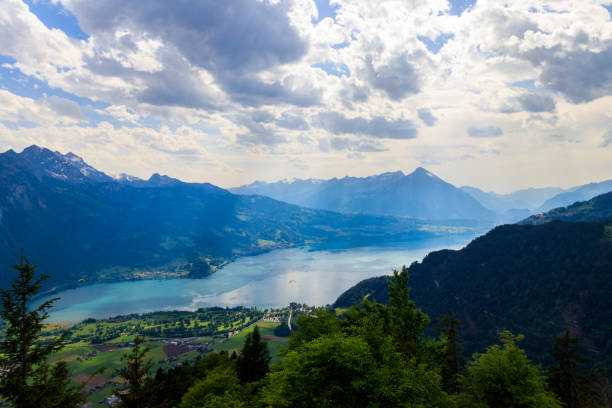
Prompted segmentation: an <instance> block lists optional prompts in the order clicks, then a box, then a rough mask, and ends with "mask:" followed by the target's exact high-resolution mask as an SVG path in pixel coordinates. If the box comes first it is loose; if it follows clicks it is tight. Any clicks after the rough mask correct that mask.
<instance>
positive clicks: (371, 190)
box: [230, 167, 497, 223]
mask: <svg viewBox="0 0 612 408" xmlns="http://www.w3.org/2000/svg"><path fill="white" fill-rule="evenodd" d="M230 191H231V192H233V193H236V194H258V195H264V196H267V197H271V198H274V199H276V200H280V201H285V202H288V203H292V204H296V205H300V206H303V207H309V208H318V209H324V210H329V211H337V212H341V213H349V214H375V215H391V216H402V217H415V218H421V219H429V220H448V219H469V220H479V221H481V222H485V223H487V222H488V223H492V222H494V220H495V219H496V218H497V215H496V214H495V213H494V212H493V211H490V210H488V209H487V208H485V207H484V206H483V205H482V204H481V203H479V202H478V201H477V200H476V199H475V198H474V197H472V196H470V195H469V194H467V193H466V192H464V191H462V190H460V189H458V188H456V187H455V186H453V185H452V184H450V183H447V182H445V181H444V180H442V179H440V178H439V177H437V176H436V175H434V174H433V173H431V172H429V171H428V170H426V169H424V168H422V167H419V168H417V169H416V170H415V171H413V172H412V173H410V174H407V175H405V174H404V173H402V172H401V171H397V172H394V173H383V174H379V175H376V176H370V177H344V178H341V179H338V178H333V179H330V180H313V179H308V180H295V181H292V182H285V181H280V182H276V183H264V182H255V183H253V184H249V185H245V186H242V187H237V188H232V189H230Z"/></svg>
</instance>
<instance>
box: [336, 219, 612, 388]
mask: <svg viewBox="0 0 612 408" xmlns="http://www.w3.org/2000/svg"><path fill="white" fill-rule="evenodd" d="M611 231H612V222H607V221H602V222H597V223H582V222H580V223H566V222H560V221H554V222H551V223H548V224H544V225H538V226H530V225H504V226H500V227H497V228H495V229H493V230H492V231H490V232H489V233H487V234H486V235H484V236H482V237H479V238H477V239H475V240H474V241H472V242H471V243H470V244H469V245H468V246H467V247H465V248H463V249H461V250H458V251H453V250H442V251H437V252H432V253H430V254H429V255H427V256H426V257H425V259H424V260H423V262H421V263H415V264H413V265H411V266H410V268H409V270H408V271H409V273H410V275H411V286H412V292H411V296H412V298H413V299H414V301H415V302H416V303H417V304H418V305H419V306H420V307H421V308H422V309H423V311H425V312H426V313H427V314H429V315H430V316H438V317H439V316H443V315H445V314H447V313H448V312H449V311H453V314H454V315H455V317H457V318H458V319H460V320H461V321H463V322H465V329H464V330H463V331H462V337H463V346H464V348H465V351H466V353H467V354H471V353H473V352H476V351H483V350H484V349H485V347H486V346H487V345H489V344H492V343H494V342H495V341H496V338H497V333H498V331H500V330H504V329H508V330H511V331H515V332H519V331H520V332H525V333H528V337H527V339H526V341H525V342H524V344H523V346H524V348H525V350H526V352H527V354H528V355H529V356H530V357H532V358H534V359H538V360H539V361H542V362H543V363H548V362H547V361H546V356H547V355H548V350H549V348H550V344H552V342H553V339H554V338H555V336H556V334H557V333H558V332H559V330H560V328H561V327H565V326H568V325H573V327H575V328H576V329H578V330H580V332H581V333H582V336H583V338H584V339H585V341H588V342H589V344H590V346H591V349H592V350H593V352H594V353H597V355H598V356H599V357H598V359H597V360H596V361H595V365H596V368H598V369H599V370H601V371H602V372H603V373H604V375H606V376H608V377H609V376H611V375H612V371H610V370H611V368H612V342H610V341H609V340H610V338H611V337H612V326H610V322H611V321H612V297H611V296H610V293H612V235H611ZM386 279H387V278H385V277H381V278H376V279H375V280H372V281H370V284H369V285H367V286H369V287H371V288H372V292H370V291H369V290H368V288H367V287H364V285H357V286H355V292H357V293H355V294H351V292H354V291H353V289H350V290H349V291H348V292H349V293H345V294H343V295H342V296H341V297H340V298H339V299H338V302H337V303H336V306H338V307H347V306H349V304H347V303H344V302H341V301H343V300H348V301H353V300H355V299H356V298H358V297H360V296H361V297H363V296H364V295H366V294H369V293H371V294H370V296H369V297H368V299H370V298H374V299H382V298H384V297H385V295H386V293H387V294H388V291H387V290H385V289H381V286H382V282H384V281H386ZM385 292H386V293H385Z"/></svg>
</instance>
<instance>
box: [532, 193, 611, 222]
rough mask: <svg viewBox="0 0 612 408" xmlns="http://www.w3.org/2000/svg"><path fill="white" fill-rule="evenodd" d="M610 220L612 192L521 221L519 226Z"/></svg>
mask: <svg viewBox="0 0 612 408" xmlns="http://www.w3.org/2000/svg"><path fill="white" fill-rule="evenodd" d="M604 219H612V192H609V193H606V194H602V195H598V196H597V197H594V198H592V199H590V200H589V201H581V202H577V203H574V204H572V205H570V206H568V207H560V208H555V209H554V210H550V211H548V212H546V213H542V214H537V215H534V216H531V217H529V218H527V219H526V220H524V221H522V222H521V224H532V225H537V224H544V223H547V222H550V221H555V220H560V221H571V222H578V221H597V220H604Z"/></svg>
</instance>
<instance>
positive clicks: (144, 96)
mask: <svg viewBox="0 0 612 408" xmlns="http://www.w3.org/2000/svg"><path fill="white" fill-rule="evenodd" d="M611 13H612V4H610V3H607V2H605V1H604V2H603V3H602V1H591V0H554V1H549V2H547V1H529V0H516V1H514V0H508V1H505V2H501V1H499V0H451V1H447V0H403V1H395V0H393V1H392V0H389V1H387V0H383V1H380V2H378V1H376V2H375V1H371V0H351V1H345V0H314V1H313V0H227V1H218V0H200V1H186V0H151V1H134V0H132V1H125V0H95V1H88V0H27V1H21V0H0V150H2V151H4V150H8V149H10V148H12V149H14V150H16V151H20V150H21V149H23V148H25V147H27V146H29V145H32V144H37V145H40V146H45V147H48V148H50V149H52V150H58V151H60V152H62V153H67V152H69V151H71V152H74V153H75V154H77V155H79V156H81V157H83V158H84V159H85V160H86V161H87V162H88V163H90V164H91V165H93V166H94V167H96V168H98V169H99V170H102V171H105V172H106V173H109V174H116V173H128V174H132V175H135V176H139V177H142V178H148V177H149V176H150V175H151V174H152V173H155V172H158V173H162V174H167V175H169V176H172V177H177V178H180V179H182V180H185V181H196V182H211V183H213V184H216V185H219V186H221V187H232V186H238V185H242V184H246V183H250V182H253V181H255V180H264V181H276V180H280V179H284V178H311V177H312V178H332V177H344V176H347V175H350V176H368V175H372V174H378V173H382V172H387V171H396V170H402V171H404V172H405V173H408V172H410V171H412V170H413V169H414V168H416V167H418V166H422V167H425V168H427V169H428V170H430V171H432V172H433V173H435V174H437V175H438V176H439V177H441V178H443V179H445V180H446V181H448V182H451V183H453V184H455V185H458V186H461V185H472V186H476V187H480V188H483V189H485V190H493V191H497V192H509V191H512V190H516V189H520V188H526V187H542V186H560V187H569V186H573V185H578V184H584V183H587V182H591V181H601V180H605V179H612V15H611Z"/></svg>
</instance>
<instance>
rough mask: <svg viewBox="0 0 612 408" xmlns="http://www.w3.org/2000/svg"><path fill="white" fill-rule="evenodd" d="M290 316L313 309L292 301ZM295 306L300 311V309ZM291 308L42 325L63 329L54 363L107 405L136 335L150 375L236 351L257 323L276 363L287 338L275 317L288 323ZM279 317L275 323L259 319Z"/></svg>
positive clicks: (49, 330)
mask: <svg viewBox="0 0 612 408" xmlns="http://www.w3.org/2000/svg"><path fill="white" fill-rule="evenodd" d="M292 307H293V310H294V312H293V316H296V315H297V314H304V313H309V312H310V310H311V308H308V307H305V306H299V305H292ZM298 309H299V310H298ZM288 315H289V308H284V309H274V310H269V311H262V310H258V309H250V308H242V307H238V308H232V309H225V308H208V309H200V310H197V311H195V312H155V313H148V314H144V315H129V316H118V317H113V318H109V319H104V320H94V319H87V320H85V321H83V322H81V323H77V324H75V325H72V326H70V325H67V324H53V325H48V326H46V327H45V330H44V338H46V339H48V340H50V339H52V338H55V337H57V336H59V335H60V334H62V333H66V336H67V343H68V344H67V345H66V347H65V348H64V349H63V350H62V351H61V352H59V353H57V354H56V355H54V356H53V358H52V359H51V361H52V362H54V361H59V360H63V361H66V362H67V363H68V368H69V370H70V373H71V378H72V380H73V381H75V382H79V383H82V382H87V385H86V387H85V390H86V393H87V400H88V401H89V402H91V403H93V405H92V406H93V407H103V406H107V405H106V398H107V397H109V396H110V395H111V394H112V393H113V392H114V391H115V390H120V389H121V388H122V387H123V384H122V383H121V381H120V379H119V376H118V370H120V369H121V368H122V367H124V366H125V361H124V354H125V353H126V352H128V351H129V349H130V347H131V344H132V342H133V340H134V337H135V335H137V334H138V335H141V336H143V337H144V338H145V346H147V347H148V348H149V352H148V357H149V358H150V359H151V361H152V362H153V368H152V369H151V374H152V375H153V374H154V373H155V372H156V371H157V370H158V369H159V368H162V369H168V368H171V367H173V366H176V365H177V364H180V363H183V362H185V361H194V360H195V359H197V358H198V357H200V356H203V355H205V354H208V353H212V352H221V351H225V352H228V353H232V352H239V351H240V349H241V348H242V347H243V345H244V341H245V337H246V335H247V334H248V333H251V332H252V331H253V329H254V327H255V325H257V326H258V327H259V328H260V333H261V336H262V338H263V340H264V341H266V342H267V343H268V350H269V351H270V355H271V357H272V363H275V362H278V361H280V358H281V355H280V354H279V350H280V348H281V347H283V346H284V345H285V344H286V343H287V340H288V338H287V337H278V336H275V334H274V329H275V328H276V327H278V326H279V325H280V323H279V322H278V321H286V320H287V318H288ZM262 318H265V320H278V321H262V320H261V319H262Z"/></svg>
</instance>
